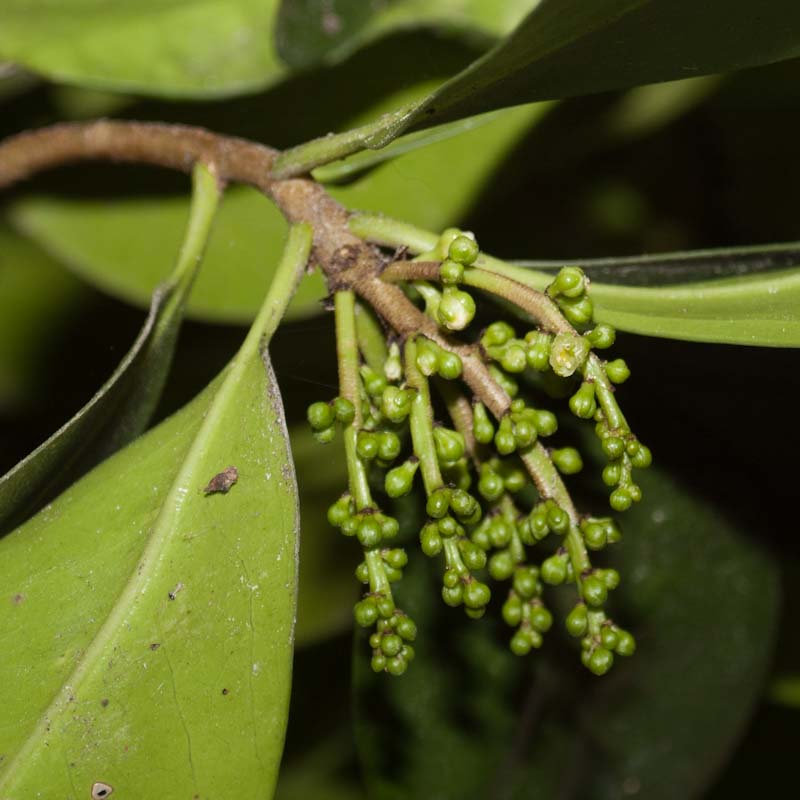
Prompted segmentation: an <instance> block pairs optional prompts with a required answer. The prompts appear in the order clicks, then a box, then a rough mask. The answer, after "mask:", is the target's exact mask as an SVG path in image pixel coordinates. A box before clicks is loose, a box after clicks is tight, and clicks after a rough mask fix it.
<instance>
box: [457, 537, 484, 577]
mask: <svg viewBox="0 0 800 800" xmlns="http://www.w3.org/2000/svg"><path fill="white" fill-rule="evenodd" d="M458 549H459V551H460V552H461V557H462V558H463V559H464V563H465V564H466V565H467V568H468V569H472V570H475V569H483V568H484V567H485V566H486V553H484V552H483V550H481V549H480V547H478V545H476V544H473V543H472V542H471V541H470V540H469V539H461V540H460V541H459V543H458Z"/></svg>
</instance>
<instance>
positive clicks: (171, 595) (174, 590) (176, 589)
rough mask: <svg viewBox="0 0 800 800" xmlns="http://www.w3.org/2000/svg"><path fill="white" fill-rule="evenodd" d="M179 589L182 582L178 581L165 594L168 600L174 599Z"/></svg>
mask: <svg viewBox="0 0 800 800" xmlns="http://www.w3.org/2000/svg"><path fill="white" fill-rule="evenodd" d="M181 589H183V584H182V583H180V582H178V583H176V584H175V588H174V589H173V590H172V591H171V592H170V593H169V594H168V595H167V597H169V599H170V600H174V599H175V595H177V594H178V592H179V591H181Z"/></svg>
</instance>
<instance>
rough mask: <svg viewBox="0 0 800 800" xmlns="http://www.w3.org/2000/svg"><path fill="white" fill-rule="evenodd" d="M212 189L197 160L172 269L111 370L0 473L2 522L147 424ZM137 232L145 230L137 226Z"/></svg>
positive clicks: (213, 199)
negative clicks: (64, 419)
mask: <svg viewBox="0 0 800 800" xmlns="http://www.w3.org/2000/svg"><path fill="white" fill-rule="evenodd" d="M218 197H219V188H218V186H217V181H216V178H215V177H214V176H213V175H212V174H211V172H209V171H208V170H207V169H206V168H205V167H204V166H202V165H198V166H197V167H196V168H195V171H194V193H193V201H192V207H191V210H190V215H189V223H188V226H187V229H186V238H185V240H184V243H183V245H182V246H181V248H180V252H179V255H178V258H177V262H176V266H175V270H174V272H173V274H172V276H171V277H170V279H169V281H168V282H167V283H165V284H164V285H163V286H162V287H160V288H158V289H157V290H156V292H155V293H154V295H153V299H152V302H151V306H150V313H149V315H148V317H147V319H146V320H145V323H144V325H143V327H142V330H141V331H140V332H139V336H138V337H137V339H136V341H135V342H134V343H133V346H132V347H131V349H130V350H129V351H128V352H127V354H126V355H125V357H124V358H123V359H122V361H121V362H120V364H119V366H118V367H117V369H116V370H115V371H114V373H113V375H111V377H110V378H109V379H108V380H107V381H106V382H105V383H104V384H103V386H102V387H101V388H100V389H99V390H98V391H97V393H96V394H95V395H94V397H92V399H91V400H89V402H88V403H87V404H86V405H85V406H84V407H83V408H81V409H80V410H79V411H78V412H77V413H76V414H75V416H73V417H72V419H70V420H69V421H68V422H66V423H65V424H64V425H63V426H62V427H61V428H59V430H57V431H56V432H55V433H54V434H53V435H52V436H50V438H49V439H47V441H46V442H44V443H43V444H41V445H40V446H39V447H38V448H36V450H34V451H33V452H32V453H31V454H30V455H29V456H27V457H26V458H25V459H23V460H22V461H21V462H20V463H19V464H17V465H16V466H15V467H14V468H13V469H11V470H10V471H9V472H8V473H6V474H5V475H4V476H3V477H2V478H0V528H5V529H6V530H7V529H8V527H9V526H10V525H12V524H14V523H16V522H19V521H20V519H22V518H24V516H25V514H26V513H28V512H30V510H31V509H32V507H34V506H35V505H36V504H37V503H40V502H42V501H43V500H46V499H47V498H48V497H52V496H53V495H54V494H55V493H56V492H57V491H58V490H59V489H61V488H63V487H64V486H65V485H67V484H68V483H69V482H70V480H71V479H74V477H75V476H76V475H80V474H82V473H83V472H85V471H86V470H87V469H89V468H90V467H92V466H94V464H96V463H98V462H99V461H100V460H102V459H103V458H105V457H106V456H108V455H110V454H111V453H113V452H115V451H116V450H118V449H119V448H120V447H122V446H123V445H125V444H127V443H128V442H130V441H132V440H133V439H134V438H136V436H138V435H139V434H140V433H141V432H142V431H143V430H144V429H145V427H146V425H147V423H148V422H149V420H150V417H151V415H152V413H153V411H154V410H155V406H156V403H157V402H158V399H159V397H160V396H161V390H162V389H163V388H164V383H165V381H166V378H167V374H168V372H169V367H170V364H171V362H172V355H173V352H174V349H175V342H176V339H177V336H178V330H179V329H180V324H181V320H182V313H183V306H184V303H185V300H186V297H187V295H188V293H189V291H190V289H191V285H192V281H193V279H194V275H195V273H196V272H197V269H198V267H199V265H200V260H201V258H202V253H203V249H204V247H205V243H206V239H207V236H208V230H209V227H210V225H211V222H212V220H213V218H214V213H215V211H216V208H217V200H218ZM142 230H144V229H142ZM139 236H140V238H145V237H143V236H141V231H139Z"/></svg>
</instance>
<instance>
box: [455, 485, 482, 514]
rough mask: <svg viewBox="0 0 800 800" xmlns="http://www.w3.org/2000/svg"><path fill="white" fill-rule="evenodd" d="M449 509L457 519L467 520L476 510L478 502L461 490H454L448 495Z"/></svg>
mask: <svg viewBox="0 0 800 800" xmlns="http://www.w3.org/2000/svg"><path fill="white" fill-rule="evenodd" d="M450 508H451V509H452V511H453V513H454V514H455V515H456V516H457V517H458V518H459V519H468V518H469V517H471V516H472V515H473V514H474V513H475V510H476V509H477V508H478V501H477V500H476V499H475V498H474V497H473V496H472V495H471V494H470V493H469V492H465V491H463V490H462V489H455V490H454V491H453V492H452V493H451V494H450Z"/></svg>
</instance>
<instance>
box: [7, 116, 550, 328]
mask: <svg viewBox="0 0 800 800" xmlns="http://www.w3.org/2000/svg"><path fill="white" fill-rule="evenodd" d="M548 108H549V106H548V105H547V104H541V105H533V106H526V107H524V108H519V109H513V110H511V111H509V112H507V113H506V114H503V115H500V116H498V117H497V118H495V119H492V120H491V121H489V122H487V123H486V124H484V125H482V126H480V127H477V128H473V129H471V130H468V131H467V132H465V133H463V134H462V135H460V136H458V137H455V138H452V139H449V140H447V141H441V142H438V143H435V144H431V145H430V146H429V147H426V148H423V149H420V150H416V151H414V152H409V153H406V154H405V155H402V156H400V157H398V158H396V159H395V160H394V161H391V162H388V163H385V164H382V165H381V166H379V167H378V168H376V169H374V170H373V171H372V172H370V173H369V174H367V175H365V176H364V177H363V178H362V179H361V180H359V181H356V182H354V183H351V184H349V185H347V186H339V187H334V188H333V189H332V194H333V195H334V197H335V198H336V199H337V200H339V201H340V202H342V203H344V204H345V205H346V206H348V207H355V208H359V209H371V210H376V211H382V212H385V213H388V214H394V215H396V216H403V217H406V218H408V219H409V220H411V221H413V222H416V223H418V224H422V225H426V226H429V227H435V228H438V227H444V226H446V225H449V224H453V223H455V222H457V221H458V220H459V219H460V218H462V217H463V215H464V214H465V213H466V212H467V211H468V210H469V208H470V206H471V204H472V203H473V202H474V201H475V199H476V198H477V196H478V195H479V193H480V191H481V190H482V188H483V186H484V184H485V182H486V180H487V178H488V176H489V175H491V174H492V172H493V171H494V170H495V169H496V168H497V166H499V164H500V163H501V162H502V160H503V158H504V157H505V156H506V155H507V154H508V153H509V151H510V150H511V149H512V148H513V147H514V146H515V144H516V143H517V142H518V141H519V140H520V138H521V137H522V136H523V135H524V134H525V133H526V132H527V131H528V130H530V128H531V127H532V126H533V125H535V124H536V123H537V121H538V120H539V119H541V118H542V117H543V115H544V114H545V113H546V111H547V109H548ZM185 204H186V201H185V200H183V199H181V198H169V199H164V198H150V199H147V200H118V201H115V202H108V201H86V200H65V199H55V198H42V197H39V198H36V197H34V198H28V199H23V200H21V201H20V202H18V203H17V204H16V205H15V206H14V207H13V208H12V212H11V219H12V221H13V222H14V224H15V225H16V226H17V227H18V228H19V229H20V230H22V231H23V232H25V233H26V234H28V235H29V236H31V237H32V238H33V239H34V240H35V241H36V242H37V243H39V244H40V245H41V246H42V247H43V248H44V249H45V250H47V251H48V252H50V253H52V254H53V255H55V256H56V257H58V258H59V259H60V260H62V261H63V262H64V263H66V264H68V265H70V266H71V267H72V268H74V269H75V271H76V272H78V274H80V275H81V276H82V277H84V278H86V279H87V280H88V281H90V282H91V283H93V284H94V285H96V286H98V287H99V288H101V289H103V290H105V291H107V292H109V293H110V294H112V295H114V296H116V297H120V298H121V299H123V300H127V301H129V302H134V303H137V304H140V305H141V304H142V303H143V302H144V301H145V299H146V298H147V297H149V294H150V292H151V291H152V288H153V286H155V285H156V284H157V282H158V281H159V280H161V279H162V276H163V275H164V274H165V273H166V270H167V263H166V262H165V260H164V259H163V256H160V255H159V254H162V253H165V252H166V253H169V252H170V249H171V248H174V247H175V246H176V243H177V241H178V237H179V235H180V234H179V226H180V222H181V219H182V218H183V216H184V215H185V213H186V212H185ZM141 230H146V231H147V232H148V235H147V237H143V236H139V235H137V232H138V231H141ZM284 231H285V222H284V221H283V218H282V217H281V215H280V213H279V212H278V211H277V210H276V209H275V207H274V206H273V205H272V204H271V203H270V202H269V201H268V200H266V199H265V198H264V197H263V196H262V195H261V194H259V193H258V192H256V191H255V190H254V189H249V188H246V187H235V188H233V189H230V190H228V191H227V192H226V193H225V196H224V198H223V201H222V204H221V207H220V211H219V214H218V217H217V219H216V221H215V224H214V230H213V232H212V235H211V240H210V242H209V246H208V252H207V254H206V258H205V262H204V265H203V271H202V272H201V273H200V275H199V277H198V280H197V283H196V286H195V288H194V290H193V291H192V296H191V298H190V299H189V304H188V309H187V312H188V314H189V315H190V316H193V317H195V318H200V319H206V320H213V321H225V322H244V321H247V320H249V319H252V317H253V314H254V313H255V311H256V307H257V303H258V300H257V298H258V297H260V296H261V294H262V293H263V291H264V290H265V288H266V286H267V285H268V284H269V281H270V279H271V274H272V273H271V270H272V269H273V266H272V265H274V263H275V259H276V258H277V255H278V253H277V251H278V247H279V243H280V241H281V237H282V235H283V232H284ZM233 265H236V266H235V269H234V268H233ZM325 294H326V289H325V286H324V281H323V279H322V277H321V276H320V275H319V274H318V273H312V274H311V275H309V276H307V277H306V278H305V279H304V280H303V282H302V283H301V285H300V289H299V291H298V294H297V296H296V297H295V298H294V300H293V301H292V305H291V306H290V308H289V314H288V316H289V318H298V317H303V316H306V315H308V314H312V313H315V312H316V311H318V310H319V308H320V306H319V301H320V300H321V299H322V298H323V297H324V296H325Z"/></svg>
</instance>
